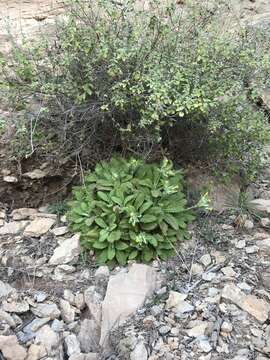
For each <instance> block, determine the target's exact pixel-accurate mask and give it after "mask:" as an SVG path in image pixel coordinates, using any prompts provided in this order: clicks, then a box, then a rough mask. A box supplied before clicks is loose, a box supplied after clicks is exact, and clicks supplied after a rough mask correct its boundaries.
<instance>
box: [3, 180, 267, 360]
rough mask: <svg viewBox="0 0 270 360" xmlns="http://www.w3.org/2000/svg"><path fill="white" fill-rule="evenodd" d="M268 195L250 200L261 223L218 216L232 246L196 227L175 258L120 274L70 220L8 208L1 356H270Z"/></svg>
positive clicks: (62, 359)
mask: <svg viewBox="0 0 270 360" xmlns="http://www.w3.org/2000/svg"><path fill="white" fill-rule="evenodd" d="M262 189H263V191H262ZM269 189H270V184H269V181H264V183H263V184H261V185H260V192H259V193H258V192H257V193H256V195H257V196H255V198H256V200H253V201H252V202H251V204H250V206H251V208H252V211H253V210H256V211H257V212H259V213H260V214H261V216H260V219H259V221H256V222H255V221H254V220H252V217H250V216H248V215H241V216H237V217H235V216H234V215H230V214H228V215H226V214H225V216H224V217H222V216H219V217H218V219H219V221H218V222H217V223H216V227H217V230H218V232H219V238H220V239H221V240H222V239H223V240H224V243H225V239H226V242H227V245H226V249H220V247H219V246H218V245H219V244H218V243H216V244H215V243H214V242H208V241H206V240H207V239H206V238H204V237H203V236H202V232H201V230H202V229H201V227H200V226H198V225H196V224H195V225H194V227H193V229H191V233H192V239H191V240H190V241H187V242H186V243H184V244H181V248H180V249H179V250H177V256H176V257H175V258H173V259H171V260H169V261H167V262H159V261H154V262H153V263H152V264H151V266H146V265H140V264H134V263H131V264H129V266H128V267H126V268H116V269H113V270H109V269H108V267H106V266H103V267H99V268H96V265H95V262H94V259H93V254H92V253H91V252H90V253H88V254H85V255H84V253H82V252H81V248H80V241H79V236H78V235H76V234H75V235H74V234H72V233H70V231H69V229H68V226H67V222H66V218H65V217H64V216H62V217H59V216H57V215H55V214H51V213H48V211H47V209H46V208H40V209H33V208H21V209H16V210H13V211H12V212H10V211H8V210H7V209H5V208H4V207H3V208H2V210H0V279H1V281H0V359H1V360H2V359H5V360H40V359H46V360H66V359H70V360H97V359H102V360H105V359H106V360H117V359H119V360H121V359H123V360H129V359H130V360H147V359H148V360H161V359H162V360H163V359H165V360H171V359H180V360H188V359H196V360H210V359H211V360H221V359H224V358H226V359H230V360H246V359H254V360H266V359H267V358H269V356H270V325H269V324H270V322H269V321H270V318H269V314H270V260H269V259H270V235H269V232H268V230H269V214H270V203H269V201H270V200H269V199H270V195H269V197H268V195H267V194H270V192H269V191H270V190H269ZM209 236H210V235H209Z"/></svg>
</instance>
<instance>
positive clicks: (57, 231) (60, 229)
mask: <svg viewBox="0 0 270 360" xmlns="http://www.w3.org/2000/svg"><path fill="white" fill-rule="evenodd" d="M67 232H68V227H67V226H61V227H57V228H55V229H52V233H53V234H54V235H55V236H62V235H65V234H66V233H67Z"/></svg>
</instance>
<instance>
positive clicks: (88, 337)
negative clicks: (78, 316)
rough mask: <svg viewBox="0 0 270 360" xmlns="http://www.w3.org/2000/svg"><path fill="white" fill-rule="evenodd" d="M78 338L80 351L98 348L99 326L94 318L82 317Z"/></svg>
mask: <svg viewBox="0 0 270 360" xmlns="http://www.w3.org/2000/svg"><path fill="white" fill-rule="evenodd" d="M78 340H79V342H80V347H81V350H82V352H84V353H90V352H96V351H98V350H99V340H100V327H99V325H97V323H96V321H95V320H89V319H84V320H83V321H82V322H81V328H80V332H79V334H78Z"/></svg>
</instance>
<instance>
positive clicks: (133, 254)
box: [128, 250, 139, 260]
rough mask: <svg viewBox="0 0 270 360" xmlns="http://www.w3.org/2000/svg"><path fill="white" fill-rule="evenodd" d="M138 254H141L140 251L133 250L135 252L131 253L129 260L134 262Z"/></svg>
mask: <svg viewBox="0 0 270 360" xmlns="http://www.w3.org/2000/svg"><path fill="white" fill-rule="evenodd" d="M138 254H139V251H138V250H133V251H131V253H130V254H129V257H128V258H129V260H134V259H136V257H137V256H138Z"/></svg>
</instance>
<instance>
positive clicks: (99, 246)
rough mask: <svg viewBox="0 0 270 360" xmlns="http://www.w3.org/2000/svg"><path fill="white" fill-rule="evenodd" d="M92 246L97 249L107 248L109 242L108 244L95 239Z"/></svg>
mask: <svg viewBox="0 0 270 360" xmlns="http://www.w3.org/2000/svg"><path fill="white" fill-rule="evenodd" d="M92 246H93V248H95V249H105V248H106V247H107V246H108V244H106V242H100V241H95V242H94V244H93V245H92Z"/></svg>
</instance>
